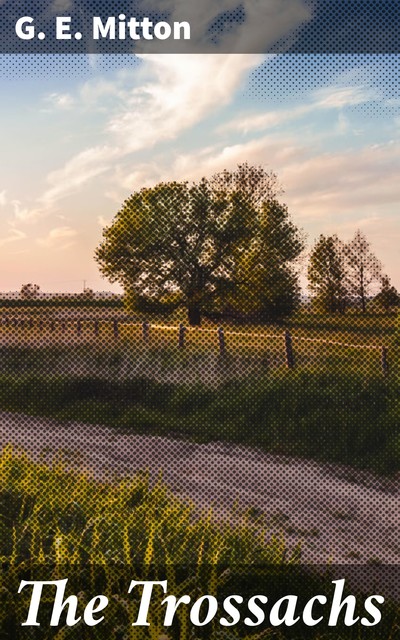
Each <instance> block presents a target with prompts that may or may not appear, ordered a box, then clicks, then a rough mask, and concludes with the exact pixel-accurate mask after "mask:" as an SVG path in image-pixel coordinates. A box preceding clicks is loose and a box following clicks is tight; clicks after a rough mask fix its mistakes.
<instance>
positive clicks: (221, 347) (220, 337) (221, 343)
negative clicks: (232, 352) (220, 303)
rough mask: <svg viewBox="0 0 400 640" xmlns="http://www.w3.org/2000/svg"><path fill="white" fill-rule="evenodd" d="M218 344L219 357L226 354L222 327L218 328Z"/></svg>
mask: <svg viewBox="0 0 400 640" xmlns="http://www.w3.org/2000/svg"><path fill="white" fill-rule="evenodd" d="M218 342H219V355H220V356H224V355H225V353H226V349H225V336H224V329H223V327H220V328H219V329H218Z"/></svg>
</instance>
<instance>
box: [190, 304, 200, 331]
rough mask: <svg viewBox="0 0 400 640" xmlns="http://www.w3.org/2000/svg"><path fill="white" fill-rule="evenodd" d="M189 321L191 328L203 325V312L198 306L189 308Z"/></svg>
mask: <svg viewBox="0 0 400 640" xmlns="http://www.w3.org/2000/svg"><path fill="white" fill-rule="evenodd" d="M188 321H189V324H190V326H191V327H199V326H200V325H201V311H200V307H198V306H197V305H189V306H188Z"/></svg>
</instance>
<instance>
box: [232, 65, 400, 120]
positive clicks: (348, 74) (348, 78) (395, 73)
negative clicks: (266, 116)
mask: <svg viewBox="0 0 400 640" xmlns="http://www.w3.org/2000/svg"><path fill="white" fill-rule="evenodd" d="M399 64H400V58H399V56H397V55H351V56H350V55H327V54H326V55H294V54H293V55H280V56H276V57H273V56H271V57H270V58H269V59H267V61H266V62H265V63H264V64H263V65H260V66H259V67H258V68H257V69H256V70H255V71H254V72H253V73H252V75H251V77H250V79H249V82H248V86H247V90H246V94H245V95H247V96H249V97H251V98H252V99H256V100H259V101H262V102H266V103H267V104H268V105H274V106H276V105H282V104H285V103H287V102H289V103H291V104H292V103H293V101H294V100H295V99H296V96H298V97H300V96H301V95H304V94H307V93H308V94H310V96H312V95H313V92H316V90H317V89H318V90H320V89H321V88H323V87H326V88H327V89H329V88H331V87H333V88H341V87H342V88H347V87H349V86H351V87H353V88H354V87H356V88H359V89H360V90H362V91H364V92H366V91H367V92H368V100H365V101H363V102H361V103H360V104H353V105H348V106H347V108H348V109H350V110H352V111H354V112H357V113H364V114H365V115H366V116H368V117H374V116H376V117H382V116H385V117H390V116H391V115H393V114H395V113H397V108H398V101H399V83H398V78H399Z"/></svg>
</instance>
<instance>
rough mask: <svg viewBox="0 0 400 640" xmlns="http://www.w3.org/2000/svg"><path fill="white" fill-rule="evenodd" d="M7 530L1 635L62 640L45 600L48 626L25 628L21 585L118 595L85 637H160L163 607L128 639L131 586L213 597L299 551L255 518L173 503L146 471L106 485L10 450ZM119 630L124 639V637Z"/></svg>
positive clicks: (3, 490)
mask: <svg viewBox="0 0 400 640" xmlns="http://www.w3.org/2000/svg"><path fill="white" fill-rule="evenodd" d="M0 523H1V538H0V557H1V562H2V567H3V569H2V581H1V598H0V635H1V637H2V638H6V637H10V638H11V637H12V638H15V639H17V638H27V637H32V638H43V639H44V638H50V637H57V638H59V637H60V638H61V637H62V638H64V637H65V636H64V635H63V634H62V633H61V635H60V636H58V635H56V634H57V631H58V632H60V630H57V629H56V630H54V629H53V630H49V629H48V628H47V627H48V622H47V625H46V624H45V621H46V619H47V621H48V618H46V615H47V616H48V614H49V604H50V603H49V602H47V604H46V598H47V599H48V594H46V595H45V597H44V600H43V607H44V614H43V618H44V620H43V625H42V628H41V629H40V630H38V629H21V628H20V624H21V622H22V621H23V620H24V619H25V618H26V615H27V610H28V600H29V597H28V596H29V594H28V596H27V597H25V596H23V597H21V596H19V597H16V596H15V594H16V593H17V591H18V584H19V580H20V579H21V578H24V579H27V580H29V579H45V580H57V579H64V578H65V577H68V579H69V588H70V590H71V592H72V593H78V592H80V597H81V600H82V601H85V599H86V603H87V602H88V600H89V599H90V598H91V597H93V596H94V595H96V594H98V593H105V594H107V596H108V597H110V596H111V601H112V614H111V617H110V619H109V622H106V624H105V625H102V626H101V630H100V629H99V630H96V629H91V630H90V633H91V635H88V637H91V638H98V637H102V638H110V639H111V638H125V637H126V638H128V637H135V638H140V637H146V638H148V637H156V638H157V637H159V636H160V634H161V633H162V628H161V617H160V616H161V611H160V608H159V607H157V606H155V607H153V608H152V610H151V613H150V616H149V621H150V622H151V625H152V627H151V630H150V631H149V630H147V629H144V630H139V629H136V630H135V633H134V634H133V635H132V633H131V632H129V629H130V625H131V624H132V622H133V621H134V620H135V619H136V617H137V613H138V597H137V596H128V595H127V587H128V585H129V582H130V580H132V579H137V580H157V579H165V578H166V579H167V580H168V590H169V593H173V594H174V595H177V596H180V595H183V594H189V595H190V594H191V595H193V596H195V595H196V594H197V596H198V595H199V594H201V595H202V594H213V593H215V594H216V593H217V592H218V591H220V590H221V589H222V588H223V587H224V584H225V583H226V582H230V581H231V580H232V577H231V576H230V574H232V573H233V574H234V568H235V567H239V566H242V567H247V568H248V567H252V566H253V567H255V568H256V567H257V566H259V565H264V566H271V565H272V566H276V567H279V566H281V567H285V566H286V567H288V566H290V565H291V564H293V563H296V561H297V558H298V553H299V549H297V550H295V551H294V552H292V553H291V554H289V553H288V552H287V550H286V547H285V543H284V540H283V538H282V537H280V536H273V537H271V536H269V534H268V531H267V530H266V528H265V524H264V523H263V522H262V521H261V520H257V519H256V518H254V516H253V515H251V511H249V512H248V513H246V514H241V515H240V516H239V514H238V513H236V512H234V511H233V512H232V513H231V517H230V518H229V519H228V520H226V521H224V523H223V524H222V523H221V522H220V521H218V520H217V519H216V518H214V517H213V513H212V510H211V509H210V510H208V511H207V512H206V511H204V512H202V513H199V512H198V511H196V510H195V508H194V507H193V505H192V504H191V503H190V502H187V501H184V500H182V499H178V498H177V497H175V496H174V495H173V494H172V493H171V492H170V491H169V490H168V488H167V487H166V486H165V485H164V483H163V481H162V479H161V478H160V479H159V480H158V481H157V482H156V483H154V484H151V483H150V481H149V477H148V476H147V475H146V474H139V475H136V476H135V477H133V478H131V479H128V480H124V481H119V482H117V483H114V484H112V483H104V482H99V481H95V480H94V479H92V478H91V477H90V475H88V474H87V473H79V472H77V471H75V470H72V469H70V468H68V466H66V464H65V463H63V461H62V459H61V458H60V459H55V460H54V461H53V462H52V463H51V464H48V463H44V462H33V461H32V460H30V459H29V458H28V457H27V455H26V454H25V453H23V452H15V451H13V450H12V448H11V447H7V448H6V449H5V450H4V451H3V454H2V457H1V459H0ZM255 575H256V574H255ZM235 579H236V580H237V576H236V578H235ZM236 587H238V582H237V583H236ZM183 611H184V610H183ZM185 615H186V614H185V613H182V614H180V615H179V625H178V628H177V629H174V630H173V633H174V636H175V637H179V638H180V639H183V640H185V639H186V638H188V637H189V635H190V634H189V630H188V620H187V619H186V618H185ZM43 618H42V619H43ZM121 629H125V632H124V633H123V634H122V635H118V630H121ZM65 631H66V630H64V632H65ZM79 633H80V635H79V636H76V637H84V634H85V630H84V628H83V627H82V626H81V627H80V629H79ZM86 633H87V631H86ZM82 634H83V635H82ZM66 637H70V636H69V635H67V636H66Z"/></svg>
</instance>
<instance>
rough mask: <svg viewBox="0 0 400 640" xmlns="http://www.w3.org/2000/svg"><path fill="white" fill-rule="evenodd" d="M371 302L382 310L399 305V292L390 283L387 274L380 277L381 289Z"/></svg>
mask: <svg viewBox="0 0 400 640" xmlns="http://www.w3.org/2000/svg"><path fill="white" fill-rule="evenodd" d="M373 304H374V306H377V307H378V308H381V309H383V310H384V311H389V310H390V309H391V308H392V307H398V306H400V294H399V292H398V291H397V289H396V287H394V286H393V285H392V284H391V283H390V278H389V277H388V276H384V277H383V278H382V283H381V290H380V292H379V293H378V294H377V295H376V296H375V298H374V299H373Z"/></svg>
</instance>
